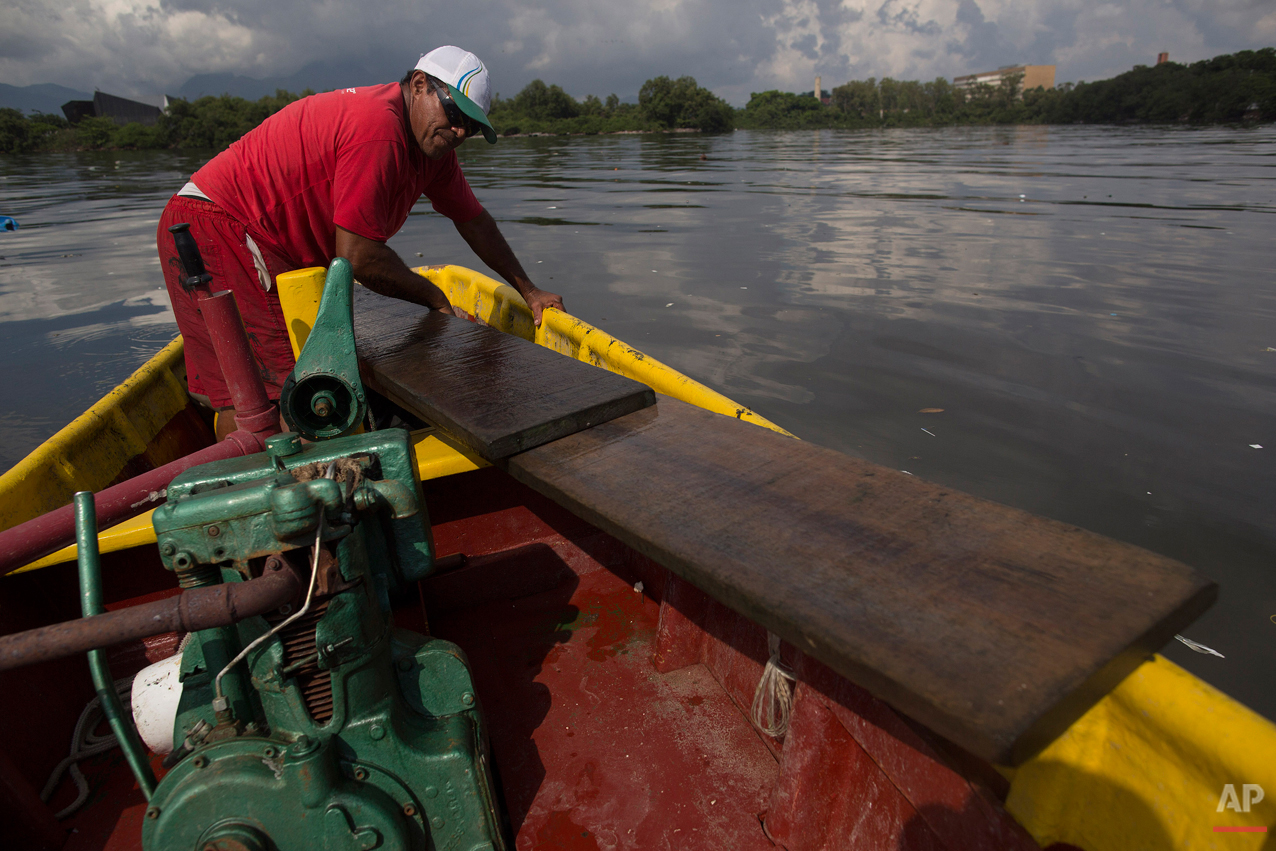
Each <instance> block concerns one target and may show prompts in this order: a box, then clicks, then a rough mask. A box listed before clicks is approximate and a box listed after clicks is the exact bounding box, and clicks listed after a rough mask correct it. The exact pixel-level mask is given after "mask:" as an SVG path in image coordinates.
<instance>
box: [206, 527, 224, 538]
mask: <svg viewBox="0 0 1276 851" xmlns="http://www.w3.org/2000/svg"><path fill="white" fill-rule="evenodd" d="M221 533H222V530H221V527H220V526H209V527H208V537H210V538H216V537H217V536H218V535H220V534H221Z"/></svg>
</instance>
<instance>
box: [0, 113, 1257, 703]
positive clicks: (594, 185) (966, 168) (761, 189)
mask: <svg viewBox="0 0 1276 851" xmlns="http://www.w3.org/2000/svg"><path fill="white" fill-rule="evenodd" d="M461 154H462V157H461V158H462V160H463V161H464V162H465V169H466V173H467V175H468V176H469V178H470V182H471V184H472V185H473V186H474V188H475V191H476V193H477V194H478V195H479V198H480V199H481V200H482V201H483V202H484V203H485V204H486V205H487V206H488V208H489V209H490V210H491V211H492V212H493V214H494V215H495V216H496V217H497V219H498V220H499V221H500V222H501V227H502V229H503V230H504V232H505V233H506V235H507V237H508V238H509V240H510V242H511V244H512V245H513V246H514V248H515V250H516V251H517V252H518V254H519V256H520V258H521V259H522V260H523V263H524V264H525V265H526V266H527V269H528V271H529V272H530V273H531V275H532V277H533V278H534V279H535V280H536V281H537V283H538V284H540V285H541V286H543V287H545V288H546V289H550V290H554V291H556V292H559V293H561V294H562V295H563V296H564V297H565V299H566V302H567V306H568V308H569V310H571V311H572V312H573V313H576V314H577V315H579V316H581V317H582V318H584V319H585V320H586V321H589V322H591V323H593V324H595V325H598V326H599V327H601V328H603V329H605V330H606V331H608V332H609V333H612V334H614V335H616V336H617V337H620V338H621V339H624V340H626V341H628V342H630V343H632V344H633V345H635V346H637V347H638V348H640V349H642V350H644V351H646V352H647V353H649V354H651V355H653V356H655V357H657V358H659V359H661V360H663V361H665V362H666V363H669V364H670V365H672V366H674V367H675V368H677V369H679V370H681V371H683V372H685V373H687V374H689V375H691V376H693V377H695V378H697V379H699V380H701V381H703V382H705V383H706V384H709V385H710V386H712V387H714V388H715V389H718V390H720V391H722V392H723V393H725V394H727V395H728V396H730V397H732V398H734V399H737V400H738V401H740V402H743V403H745V404H748V405H750V406H751V407H753V408H754V409H756V410H758V411H759V412H761V413H763V414H764V415H766V416H768V417H769V418H771V419H773V420H775V421H776V422H778V423H780V424H781V425H783V426H785V427H786V428H788V429H789V430H791V431H793V432H794V433H795V434H797V435H799V436H801V437H802V438H804V439H807V440H812V441H815V442H817V443H820V444H823V445H826V446H831V447H834V448H836V449H839V450H842V451H845V452H848V453H852V454H855V455H859V456H861V457H864V458H867V459H869V460H871V461H874V462H877V463H881V464H885V465H888V466H890V467H893V468H896V469H901V470H906V471H908V472H910V473H912V474H914V475H917V476H921V477H923V478H926V479H929V480H932V481H936V482H941V483H943V484H945V485H949V486H952V487H956V488H959V489H961V490H965V491H968V492H971V493H974V494H978V495H980V496H983V497H987V498H989V499H994V500H997V501H1000V502H1004V503H1007V504H1010V505H1014V506H1017V507H1021V508H1024V509H1027V510H1029V511H1033V512H1036V513H1039V514H1043V515H1046V516H1049V517H1054V518H1058V519H1060V520H1064V521H1067V522H1070V523H1076V524H1078V525H1081V526H1084V527H1086V528H1088V529H1093V530H1095V531H1098V532H1102V533H1104V534H1107V535H1111V536H1113V537H1116V538H1119V539H1122V540H1126V541H1131V542H1133V543H1136V544H1139V545H1141V546H1145V547H1148V548H1150V549H1153V550H1156V551H1158V552H1162V553H1165V554H1168V555H1170V556H1173V557H1175V558H1178V559H1181V560H1183V561H1186V562H1188V563H1189V564H1192V565H1194V566H1196V567H1197V568H1199V569H1200V570H1202V571H1203V572H1205V573H1206V574H1208V575H1209V576H1211V577H1212V578H1214V579H1216V580H1217V581H1218V582H1219V583H1220V585H1221V587H1222V592H1221V597H1220V602H1219V603H1218V605H1217V606H1215V608H1214V609H1213V610H1212V611H1211V612H1210V613H1209V614H1207V615H1206V616H1205V617H1204V618H1202V619H1201V620H1200V621H1198V622H1197V623H1196V624H1195V625H1193V626H1192V627H1191V628H1190V629H1188V630H1187V635H1188V636H1189V637H1191V638H1194V639H1195V640H1197V641H1200V642H1202V643H1204V644H1207V645H1209V646H1211V647H1214V648H1216V649H1217V650H1218V651H1219V652H1221V653H1223V654H1224V655H1225V656H1226V658H1225V659H1219V658H1216V657H1211V656H1201V655H1198V654H1194V653H1192V652H1190V651H1188V650H1187V649H1186V648H1183V647H1182V646H1181V645H1178V644H1177V642H1175V643H1173V644H1172V645H1171V646H1170V647H1167V648H1166V653H1167V654H1168V655H1169V656H1170V657H1171V658H1173V659H1174V660H1175V661H1176V662H1178V663H1180V664H1183V665H1185V666H1186V667H1188V668H1189V669H1191V670H1192V671H1193V672H1195V673H1197V674H1198V675H1200V676H1202V677H1204V678H1205V679H1206V680H1208V681H1210V682H1213V683H1215V684H1217V685H1219V686H1220V687H1222V688H1224V689H1225V690H1226V691H1228V692H1229V693H1230V694H1232V695H1234V696H1236V697H1237V698H1239V699H1241V700H1243V701H1244V702H1246V703H1248V704H1249V705H1250V706H1253V707H1255V708H1256V709H1258V710H1259V711H1261V712H1263V713H1264V714H1266V715H1267V716H1268V717H1276V686H1273V685H1272V684H1271V681H1272V678H1271V677H1270V672H1271V671H1272V670H1273V669H1274V668H1276V486H1274V484H1273V483H1274V481H1276V477H1274V475H1273V474H1276V428H1274V423H1276V417H1274V415H1276V381H1273V375H1274V370H1276V324H1274V323H1273V319H1276V272H1274V271H1273V266H1276V251H1273V249H1272V248H1271V240H1270V233H1271V231H1272V227H1273V224H1276V219H1274V218H1273V213H1276V129H1274V128H1270V127H1268V128H1262V129H1257V130H1233V129H1211V130H1183V129H1129V128H1071V127H1069V128H1040V127H1033V128H974V129H971V128H958V129H946V130H901V131H886V132H844V131H822V132H816V133H769V132H743V131H742V132H737V133H734V134H729V135H725V136H699V135H694V134H678V135H672V136H638V135H622V136H603V137H584V138H581V137H576V138H538V139H503V140H501V142H500V144H498V145H496V146H494V147H488V146H479V145H474V144H473V143H471V144H467V145H466V146H465V147H463V148H462V149H461ZM207 156H208V155H207V154H172V153H150V152H145V153H143V152H139V153H132V154H130V153H125V154H121V153H108V154H80V155H56V156H55V155H43V156H32V157H8V158H4V159H0V213H3V214H7V215H12V216H15V217H16V218H18V219H19V221H21V222H22V224H23V229H22V230H21V231H19V232H17V233H13V234H0V255H3V257H4V259H3V260H0V327H2V328H3V333H2V334H0V350H2V351H3V355H4V356H5V359H6V360H5V363H6V364H7V365H8V367H9V368H8V369H6V370H4V373H3V375H2V376H0V394H2V395H0V398H2V399H3V400H4V401H3V402H0V424H3V425H4V426H6V435H7V437H8V440H7V441H6V442H5V445H4V446H3V447H0V467H7V466H9V465H11V464H12V463H14V462H15V461H17V460H18V459H19V458H20V457H21V456H22V455H23V454H25V453H26V452H27V451H29V450H30V449H31V448H33V447H34V446H35V445H37V444H38V443H39V442H40V441H41V440H43V439H44V438H45V437H47V436H48V435H49V434H51V433H53V432H54V431H56V430H57V428H59V427H60V426H61V425H62V424H64V423H65V422H66V421H67V420H69V419H70V418H71V417H73V416H74V415H75V414H76V413H78V412H79V411H82V410H83V409H84V408H85V407H86V406H87V405H88V404H91V403H92V402H93V401H94V400H96V399H97V398H98V397H100V396H101V395H102V393H104V392H105V391H107V390H109V389H110V388H111V387H112V386H114V384H115V383H117V382H118V381H119V380H120V379H122V378H124V377H126V376H127V375H128V374H129V373H130V372H131V371H132V370H133V369H135V368H136V367H137V366H138V365H140V364H141V363H142V362H144V361H145V359H146V358H147V357H148V356H149V355H150V354H151V353H153V352H154V351H156V350H157V349H158V348H159V347H161V346H162V345H163V344H165V343H166V342H167V341H168V340H169V339H170V338H171V335H172V334H173V333H174V326H173V320H172V314H171V312H170V311H169V310H168V307H167V303H166V299H165V297H164V292H163V290H162V281H161V278H160V274H159V268H158V261H157V260H156V258H155V249H154V229H155V224H156V222H157V220H158V218H159V213H160V210H161V208H162V207H163V204H164V201H165V199H166V198H167V197H168V195H170V194H171V193H172V192H173V191H174V190H175V189H176V188H177V187H178V186H180V185H181V184H182V183H183V182H184V181H185V180H186V178H187V176H188V175H189V174H190V173H191V172H192V171H193V170H194V169H195V168H197V167H198V166H199V165H200V164H202V162H203V161H204V159H205V158H206V157H207ZM391 245H392V246H393V247H395V248H396V249H397V250H398V251H399V252H400V253H401V254H402V255H403V256H404V257H405V258H406V259H408V260H409V261H410V262H412V263H414V264H415V263H438V262H458V263H461V264H462V265H471V266H477V265H478V263H477V261H476V260H475V259H474V258H473V255H472V254H471V253H470V252H469V250H468V248H467V247H466V246H465V244H464V242H463V241H462V240H461V239H460V237H459V236H458V235H457V234H456V232H455V230H454V229H453V228H452V227H451V225H450V223H448V222H447V221H446V220H445V219H443V218H441V217H439V216H438V215H436V214H434V213H433V212H432V211H431V210H430V207H429V205H428V203H422V204H419V205H418V206H417V208H416V210H415V211H414V214H413V216H412V217H410V218H409V220H408V223H407V224H406V225H405V227H404V228H403V230H402V232H401V233H400V234H398V235H397V236H396V237H395V238H394V239H393V240H392V241H391ZM933 409H942V411H933ZM923 411H928V412H926V413H923ZM1255 447H1262V448H1255ZM799 567H800V566H799Z"/></svg>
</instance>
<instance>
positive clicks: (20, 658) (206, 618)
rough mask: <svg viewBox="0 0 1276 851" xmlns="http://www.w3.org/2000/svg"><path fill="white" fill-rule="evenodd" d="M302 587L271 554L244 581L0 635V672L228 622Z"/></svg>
mask: <svg viewBox="0 0 1276 851" xmlns="http://www.w3.org/2000/svg"><path fill="white" fill-rule="evenodd" d="M96 540H97V539H96V537H95V538H94V541H95V542H96ZM96 551H97V549H96V546H94V552H96ZM305 591H306V587H305V584H304V583H303V581H302V579H301V578H300V577H299V576H298V575H297V573H296V572H295V571H294V570H293V569H292V568H291V567H289V566H288V564H287V563H286V562H285V561H284V560H283V559H281V558H277V557H272V558H270V559H267V562H266V570H265V573H263V574H262V575H261V576H259V577H257V578H256V579H250V580H248V581H247V582H229V583H225V584H222V585H213V586H210V587H206V588H192V589H191V590H189V591H185V592H183V593H181V594H179V595H177V596H174V597H169V598H167V599H164V600H156V601H154V602H152V603H144V604H142V605H140V606H130V607H129V608H127V609H119V610H117V611H114V612H107V613H106V614H100V615H97V616H95V617H92V618H82V619H80V620H74V621H66V622H65V623H57V624H52V625H50V626H44V627H39V628H38V629H30V630H27V631H26V632H18V633H14V634H13V635H5V636H0V671H6V670H9V669H10V668H18V667H21V666H23V665H32V664H35V663H37V662H47V661H50V660H53V659H61V658H63V657H65V656H74V655H75V654H77V653H83V652H85V651H86V650H92V649H94V648H102V647H111V646H112V645H115V644H122V643H123V642H126V641H134V640H136V639H139V638H146V637H148V636H151V635H159V634H160V633H164V632H195V631H197V630H201V629H212V628H214V627H221V626H230V625H231V624H235V623H238V622H239V621H242V620H244V619H245V618H250V617H253V616H254V615H261V614H265V613H266V612H269V611H273V610H275V609H278V608H279V607H280V606H282V605H284V604H285V603H291V602H295V601H296V600H298V599H299V598H300V597H301V595H302V594H304V593H305Z"/></svg>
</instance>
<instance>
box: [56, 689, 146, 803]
mask: <svg viewBox="0 0 1276 851" xmlns="http://www.w3.org/2000/svg"><path fill="white" fill-rule="evenodd" d="M115 691H116V692H117V693H118V694H119V695H120V701H121V702H122V703H123V704H124V707H125V709H128V708H129V707H130V705H131V702H132V691H133V678H132V677H125V678H124V679H121V680H116V681H115ZM104 718H105V716H104V715H103V713H102V698H100V697H97V696H95V697H94V698H93V699H92V700H90V701H89V702H88V705H87V706H85V707H84V711H83V712H81V713H80V720H79V721H76V722H75V732H74V733H72V734H71V753H70V754H69V755H68V756H67V757H66V759H64V760H62V761H61V762H59V763H58V764H57V766H56V767H55V768H54V769H53V773H52V774H50V775H49V781H48V782H47V783H45V784H44V790H43V791H41V792H40V800H41V801H46V802H47V801H48V800H49V798H51V797H53V793H54V792H55V791H57V788H58V784H59V783H61V782H62V775H63V774H66V773H67V771H68V769H69V770H70V773H71V780H73V781H74V782H75V788H76V790H77V794H76V796H75V800H74V801H72V802H71V804H70V805H69V806H67V807H66V808H65V809H62V810H60V811H59V812H57V813H55V814H54V816H53V817H54V818H56V819H64V818H66V817H67V816H69V815H71V814H72V813H74V812H75V811H76V810H78V809H79V808H80V807H82V806H84V802H85V801H86V800H88V797H89V784H88V782H87V781H86V780H85V779H84V773H83V772H81V771H80V766H79V762H80V760H82V759H86V758H88V757H91V756H96V755H97V754H100V753H105V752H106V751H109V750H110V749H111V748H113V747H115V746H116V745H117V744H119V743H118V742H117V741H116V740H115V734H114V733H111V732H107V733H106V734H104V735H99V734H98V733H97V732H96V730H97V728H98V725H99V724H101V723H102V721H103V719H104Z"/></svg>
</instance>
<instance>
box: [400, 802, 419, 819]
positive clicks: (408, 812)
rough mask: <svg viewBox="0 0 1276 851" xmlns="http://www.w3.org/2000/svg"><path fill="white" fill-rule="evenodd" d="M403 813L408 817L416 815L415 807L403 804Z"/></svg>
mask: <svg viewBox="0 0 1276 851" xmlns="http://www.w3.org/2000/svg"><path fill="white" fill-rule="evenodd" d="M403 814H404V815H405V816H407V817H408V818H412V816H414V815H416V807H414V806H412V805H411V804H404V805H403Z"/></svg>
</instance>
